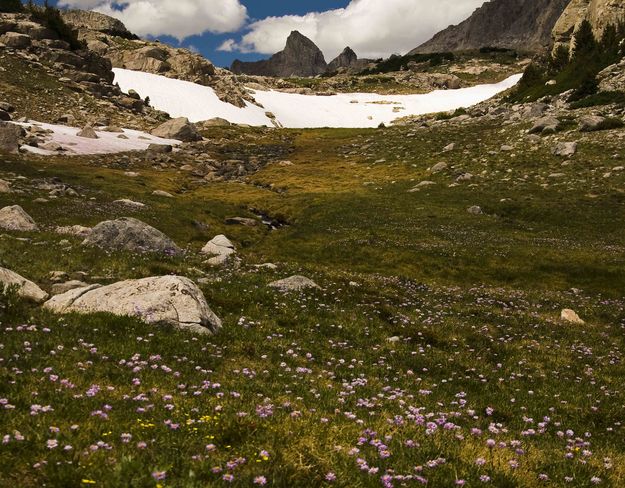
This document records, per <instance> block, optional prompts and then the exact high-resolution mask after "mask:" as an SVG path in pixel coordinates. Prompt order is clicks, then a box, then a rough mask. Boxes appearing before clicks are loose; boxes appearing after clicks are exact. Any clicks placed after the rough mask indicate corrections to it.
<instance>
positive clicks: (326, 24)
mask: <svg viewBox="0 0 625 488" xmlns="http://www.w3.org/2000/svg"><path fill="white" fill-rule="evenodd" d="M483 3H484V0H383V1H381V0H351V2H350V3H349V5H348V6H347V7H345V8H342V9H335V10H328V11H325V12H311V13H308V14H306V15H303V16H296V15H286V16H282V17H267V18H265V19H262V20H259V21H257V22H254V23H252V24H250V25H249V27H248V28H249V32H248V33H247V34H245V35H244V36H243V38H242V39H241V41H240V42H235V41H234V40H232V39H230V40H228V41H226V42H225V43H224V44H223V45H222V46H221V50H224V51H233V50H237V51H241V52H257V53H262V54H273V53H275V52H277V51H280V50H282V49H283V48H284V43H285V40H286V38H287V37H288V35H289V33H290V32H291V31H292V30H298V31H300V32H301V33H302V34H304V35H305V36H307V37H309V38H310V39H312V40H313V41H314V42H315V43H316V44H317V45H318V46H319V48H320V49H321V50H322V51H323V52H324V54H325V56H326V60H327V61H329V60H331V59H333V58H334V57H335V56H337V55H338V54H339V53H340V52H341V51H342V50H343V48H344V47H345V46H350V47H351V48H352V49H354V51H356V53H357V54H358V56H359V57H367V58H379V57H386V56H388V55H390V54H393V53H402V54H403V53H406V52H407V51H409V50H411V49H413V48H415V47H417V46H418V45H419V44H421V43H423V42H425V41H427V40H428V39H429V38H430V37H432V36H433V35H434V34H436V33H437V32H438V31H440V30H442V29H444V28H445V27H447V26H448V25H450V24H455V23H458V22H460V21H462V20H464V19H465V18H467V17H468V16H469V15H470V14H471V12H472V11H473V10H474V9H476V8H477V7H479V6H480V5H482V4H483Z"/></svg>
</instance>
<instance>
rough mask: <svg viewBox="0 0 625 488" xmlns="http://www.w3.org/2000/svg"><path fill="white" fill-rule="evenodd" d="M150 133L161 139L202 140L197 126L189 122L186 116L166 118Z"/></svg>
mask: <svg viewBox="0 0 625 488" xmlns="http://www.w3.org/2000/svg"><path fill="white" fill-rule="evenodd" d="M152 135H154V136H157V137H162V138H163V139H177V140H179V141H184V142H193V141H200V140H202V136H201V135H200V133H199V132H198V131H197V127H196V126H195V125H194V124H192V123H191V122H189V119H187V118H186V117H180V118H177V119H171V120H168V121H167V122H165V123H164V124H162V125H159V126H158V127H157V128H156V129H154V130H153V131H152Z"/></svg>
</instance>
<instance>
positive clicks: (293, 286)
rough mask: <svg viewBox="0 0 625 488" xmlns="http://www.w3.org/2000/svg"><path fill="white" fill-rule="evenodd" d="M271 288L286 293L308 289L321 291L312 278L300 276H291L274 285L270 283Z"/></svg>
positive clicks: (275, 282)
mask: <svg viewBox="0 0 625 488" xmlns="http://www.w3.org/2000/svg"><path fill="white" fill-rule="evenodd" d="M269 286H270V287H271V288H275V289H277V290H279V291H282V292H285V293H286V292H290V291H302V290H307V289H320V287H319V285H317V283H315V282H314V281H313V280H311V279H310V278H306V277H305V276H298V275H295V276H291V277H289V278H285V279H283V280H278V281H274V282H272V283H269Z"/></svg>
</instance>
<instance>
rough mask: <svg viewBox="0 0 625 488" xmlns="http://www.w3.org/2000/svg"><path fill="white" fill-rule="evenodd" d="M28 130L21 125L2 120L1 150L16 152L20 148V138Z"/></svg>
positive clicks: (0, 126) (0, 127) (0, 132)
mask: <svg viewBox="0 0 625 488" xmlns="http://www.w3.org/2000/svg"><path fill="white" fill-rule="evenodd" d="M24 136H26V131H25V130H24V129H23V128H22V127H21V126H19V125H16V124H11V123H7V122H0V152H6V153H12V154H16V153H18V152H19V149H20V139H21V138H22V137H24Z"/></svg>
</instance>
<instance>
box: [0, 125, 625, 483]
mask: <svg viewBox="0 0 625 488" xmlns="http://www.w3.org/2000/svg"><path fill="white" fill-rule="evenodd" d="M526 128H527V127H526V126H524V125H521V126H519V125H509V126H501V125H499V124H497V123H495V122H493V123H486V124H485V123H479V124H471V125H466V126H455V125H448V126H443V127H439V128H436V129H416V128H410V127H404V128H390V129H383V130H312V131H285V132H282V134H287V135H288V137H286V138H284V139H283V141H287V142H284V143H285V144H286V143H288V144H289V145H290V148H289V149H290V155H289V157H288V159H289V161H290V162H291V163H292V164H290V165H289V164H272V165H269V166H266V167H264V168H263V169H262V170H261V171H259V172H258V173H255V174H253V175H250V176H248V177H247V178H245V179H243V180H241V181H233V182H222V183H211V184H203V185H195V184H193V181H192V179H193V178H192V177H191V176H189V175H188V174H186V173H184V172H178V171H175V170H173V169H172V170H156V169H153V168H151V167H150V166H148V165H145V166H142V167H140V168H126V169H131V170H136V171H137V172H139V176H138V177H136V178H129V177H128V176H125V174H124V170H121V169H110V168H102V167H98V166H97V165H94V164H90V163H92V161H90V159H89V158H58V159H49V160H42V159H36V158H31V159H22V158H14V157H3V158H2V163H1V171H0V173H1V174H0V177H3V178H5V179H11V180H12V182H13V186H14V188H16V189H18V190H22V193H12V194H0V206H4V205H9V204H11V205H13V204H19V205H22V206H23V207H24V208H25V209H26V211H27V212H28V213H29V214H30V215H32V216H33V217H34V219H35V220H36V221H37V222H38V223H39V224H40V225H41V226H42V227H43V228H44V230H43V232H41V233H36V234H26V235H17V234H14V233H4V234H3V235H2V236H1V237H0V264H1V265H2V266H6V267H8V268H11V269H13V270H15V271H17V272H19V273H21V274H23V275H24V276H26V277H28V278H30V279H32V280H34V281H36V282H38V283H40V284H41V285H42V286H44V287H47V286H49V284H50V282H49V281H48V280H49V277H48V275H49V272H50V271H54V270H63V271H67V272H69V273H72V272H77V271H86V272H89V274H90V278H89V279H90V280H93V281H96V277H97V281H98V282H102V283H107V282H111V281H116V280H120V279H124V278H133V277H143V276H149V275H154V274H161V273H178V274H181V275H185V276H189V277H191V278H194V279H196V278H204V279H205V280H206V281H204V282H205V283H209V284H204V285H202V289H203V291H204V293H205V295H206V297H207V300H208V302H209V303H210V304H211V307H212V308H213V310H214V311H215V312H216V313H217V314H218V315H219V316H220V317H221V318H222V319H223V321H224V327H223V330H222V331H221V332H220V333H219V334H217V335H215V336H213V337H210V338H205V337H202V338H199V337H192V336H189V335H186V334H184V333H181V332H175V331H171V330H164V329H160V328H157V327H148V326H146V325H143V324H141V323H139V322H137V321H135V320H132V319H124V318H115V317H111V316H107V315H95V316H66V317H60V316H54V315H51V314H49V313H47V312H44V311H42V310H41V309H39V308H36V307H33V306H31V305H28V304H26V303H24V302H21V301H19V300H16V299H15V298H12V297H11V296H8V297H6V298H5V300H4V302H5V303H4V308H3V311H2V327H3V328H4V332H3V337H2V339H1V340H0V343H1V349H0V351H1V352H0V359H1V363H0V373H1V374H2V376H3V381H2V383H1V386H0V398H3V399H4V400H2V405H0V407H2V408H3V414H2V417H1V420H0V434H1V435H4V436H6V437H5V439H4V440H5V443H4V444H3V445H2V446H1V447H0V449H1V450H2V451H1V452H2V459H3V463H2V466H1V467H0V485H16V484H17V485H19V486H40V485H42V484H46V485H47V486H80V485H83V486H87V485H90V484H95V485H96V486H115V487H116V486H120V487H121V486H136V487H143V486H146V487H153V486H156V485H157V484H159V485H161V486H172V487H200V486H250V485H252V484H253V483H254V480H256V482H257V483H261V482H263V478H261V477H264V479H265V480H266V482H267V484H268V485H270V486H284V487H287V486H288V487H297V486H301V487H310V486H324V485H335V486H343V487H365V486H384V485H385V484H386V486H404V485H405V486H413V485H415V484H419V483H423V482H424V480H426V479H427V481H428V485H429V486H436V487H438V486H440V487H447V486H454V484H455V483H460V482H462V481H465V483H466V484H465V486H482V485H484V484H486V483H489V484H490V485H491V486H497V487H508V486H510V487H528V486H529V487H532V486H561V485H567V486H578V487H585V486H589V485H590V484H593V483H597V484H598V485H599V486H613V487H618V486H622V485H623V483H625V472H623V466H625V462H624V461H625V445H624V443H623V425H622V422H623V415H622V408H623V404H624V403H625V402H624V399H623V387H624V386H625V385H624V384H623V383H624V380H623V377H624V373H625V371H624V370H623V350H624V347H625V344H624V339H623V337H624V336H623V328H624V324H625V322H624V320H625V313H624V307H625V303H624V302H623V289H624V286H623V285H624V284H625V271H624V269H625V267H624V265H625V254H624V252H623V251H624V249H625V232H624V231H623V226H622V224H621V222H622V218H623V211H624V203H625V195H624V194H623V189H624V187H623V184H624V183H625V171H621V170H620V169H619V166H621V165H622V164H623V154H621V153H622V151H623V139H622V137H623V131H622V130H617V131H607V132H603V133H599V134H585V135H580V134H577V133H568V134H564V135H562V134H560V135H558V136H552V137H551V138H547V139H544V140H543V141H542V142H541V143H539V144H536V145H532V144H530V143H529V142H528V141H527V139H526V138H525V136H524V135H523V130H524V129H526ZM240 131H242V129H236V128H233V129H216V130H215V131H214V132H207V133H206V135H207V136H208V137H225V138H228V137H231V138H232V139H233V140H235V139H236V138H237V137H239V136H240ZM268 134H270V133H268ZM267 137H268V138H269V139H271V140H273V139H272V138H273V137H274V136H273V135H268V136H267ZM555 137H558V138H560V139H578V140H580V144H579V152H578V154H577V155H576V156H575V157H574V158H572V159H571V160H568V161H566V160H563V159H561V158H558V157H556V156H553V155H552V153H551V148H552V146H553V145H554V144H555ZM451 142H454V143H455V144H456V148H455V149H454V150H453V151H451V152H447V153H444V152H442V149H443V148H444V147H445V146H447V145H448V144H449V143H451ZM503 144H507V145H511V146H513V150H512V151H502V150H501V146H502V145H503ZM111 157H112V158H113V157H115V156H111ZM440 161H445V162H446V163H447V164H448V169H447V170H446V171H443V172H441V173H437V174H434V175H433V174H431V173H430V172H429V170H428V168H430V167H432V166H433V165H434V164H436V163H438V162H440ZM466 173H471V174H472V175H473V177H472V178H471V179H470V180H468V181H460V182H456V179H457V177H458V176H460V175H463V174H466ZM17 176H24V177H25V178H26V179H16V177H17ZM49 177H57V178H59V179H60V180H61V181H63V182H64V183H66V184H69V185H71V186H72V187H73V188H75V189H77V191H78V192H79V193H80V194H81V195H82V196H81V197H76V198H69V197H64V198H59V199H52V200H50V201H49V202H48V203H34V202H33V200H34V199H35V198H37V197H45V196H46V193H45V192H41V191H39V190H36V189H34V188H33V186H32V181H33V180H35V179H38V178H39V179H41V178H49ZM423 180H431V181H433V182H434V183H435V185H431V186H428V187H424V188H422V189H421V190H419V191H416V192H409V190H410V189H411V188H413V187H414V186H415V185H416V184H417V183H419V182H420V181H423ZM155 189H163V190H167V191H169V192H171V193H172V194H173V195H174V198H173V199H163V198H158V197H155V196H153V195H152V191H153V190H155ZM119 198H132V199H133V200H137V201H141V202H143V203H145V204H146V205H147V207H146V208H145V209H144V210H140V211H135V212H130V211H129V210H128V209H127V208H124V207H123V206H119V205H113V204H112V203H111V202H112V201H113V200H116V199H119ZM472 205H479V206H481V207H482V209H483V211H484V214H483V215H472V214H469V213H468V212H467V208H468V207H470V206H472ZM251 209H255V210H256V211H261V212H263V213H264V214H267V215H270V216H272V217H274V218H278V219H280V220H281V221H285V222H287V223H288V225H286V226H284V227H281V228H279V229H277V230H269V229H268V228H266V227H264V226H257V227H251V228H250V227H236V226H227V225H225V224H224V219H225V218H227V217H233V216H241V217H252V216H253V212H252V211H251ZM128 215H132V216H135V217H137V218H139V219H141V220H144V221H146V222H148V223H150V224H152V225H154V226H156V227H157V228H159V229H160V230H162V231H163V232H165V233H166V234H168V235H169V236H171V237H172V238H173V239H174V240H175V241H176V242H177V243H178V244H179V245H181V246H182V247H185V248H186V249H187V253H186V255H185V256H184V257H182V258H162V257H160V256H149V255H148V256H134V255H128V254H124V253H105V252H103V251H101V250H96V249H85V248H83V247H82V246H81V245H80V240H79V239H77V238H72V237H69V238H68V237H66V236H60V235H57V234H55V233H54V232H52V230H53V228H54V227H55V226H57V225H71V224H82V225H93V224H95V223H97V222H99V221H101V220H105V219H110V218H114V217H120V216H128ZM198 223H200V224H202V225H198ZM220 233H225V234H226V235H227V236H228V237H230V238H231V239H232V240H233V241H234V242H235V243H236V246H237V249H238V253H239V256H240V257H241V258H242V262H243V264H242V266H241V267H240V268H239V269H224V270H214V269H210V268H207V266H206V265H204V264H203V263H202V261H203V258H202V257H201V256H199V253H198V251H199V249H200V248H201V246H202V245H203V244H205V243H206V241H207V240H209V239H210V238H212V237H213V236H214V235H216V234H220ZM68 241H69V242H68ZM265 262H273V263H276V264H277V265H278V269H277V270H276V271H269V270H265V269H257V268H255V267H254V265H256V264H262V263H265ZM295 273H297V274H304V275H306V276H308V277H310V278H312V279H314V280H315V281H316V282H317V283H318V284H319V285H320V286H321V287H322V288H323V290H320V291H311V292H305V293H301V294H292V295H282V294H280V293H277V292H275V291H273V290H271V289H269V288H268V287H267V286H266V285H267V283H269V282H270V281H273V280H275V279H278V278H283V277H286V276H289V275H291V274H295ZM563 308H574V309H575V310H576V311H577V312H578V313H579V314H580V315H581V316H582V317H583V318H584V319H585V320H586V325H572V324H565V323H562V322H560V321H559V313H560V310H561V309H563ZM46 328H47V329H49V330H46ZM391 337H397V338H398V341H397V342H389V341H388V339H389V338H391ZM94 385H96V386H94ZM7 405H10V406H13V408H11V407H7ZM33 405H39V406H41V407H46V406H48V405H49V406H50V407H51V408H52V409H53V411H47V412H45V411H41V410H40V409H38V408H37V407H33ZM33 409H34V410H33ZM491 409H492V410H491ZM44 410H46V409H45V408H44ZM15 431H18V432H19V434H18V435H16V434H15ZM22 436H23V437H24V439H23V440H20V439H21V437H22ZM66 446H69V447H66ZM265 451H266V452H265ZM230 475H232V476H233V479H232V480H231V481H229V480H230V477H229V476H230ZM158 478H163V479H158ZM334 478H336V479H334ZM568 478H571V479H570V480H568ZM567 480H568V481H567Z"/></svg>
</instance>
